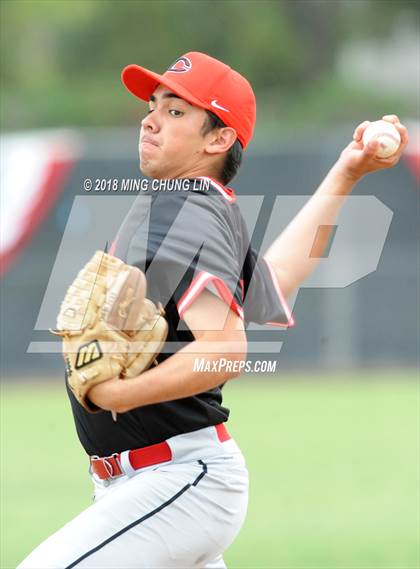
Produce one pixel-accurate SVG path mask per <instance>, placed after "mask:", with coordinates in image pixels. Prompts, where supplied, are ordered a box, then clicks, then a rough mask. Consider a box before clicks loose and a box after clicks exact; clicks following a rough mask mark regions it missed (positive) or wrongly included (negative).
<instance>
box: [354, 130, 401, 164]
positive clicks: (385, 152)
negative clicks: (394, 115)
mask: <svg viewBox="0 0 420 569" xmlns="http://www.w3.org/2000/svg"><path fill="white" fill-rule="evenodd" d="M370 140H377V141H378V142H379V148H378V150H377V152H376V157H377V158H388V157H389V156H392V155H393V154H395V152H397V150H398V148H399V147H400V144H401V136H400V133H399V132H398V130H397V129H396V128H395V126H394V125H393V124H392V123H390V122H388V121H375V122H371V123H370V125H369V126H368V127H367V129H366V130H365V132H364V133H363V144H364V146H366V144H367V143H368V142H369V141H370Z"/></svg>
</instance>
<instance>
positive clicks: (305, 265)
mask: <svg viewBox="0 0 420 569" xmlns="http://www.w3.org/2000/svg"><path fill="white" fill-rule="evenodd" d="M354 185H355V181H354V180H352V179H350V178H348V177H347V176H346V175H345V174H344V173H343V171H342V170H341V169H340V167H339V166H338V165H337V164H335V165H334V166H333V167H332V168H331V170H330V171H329V172H328V174H327V176H326V177H325V178H324V180H323V181H322V183H321V185H320V186H319V188H318V189H317V190H316V192H315V193H314V195H313V196H312V197H311V198H310V199H309V200H308V202H307V203H306V204H305V205H304V207H303V208H302V209H301V210H300V211H299V213H298V214H297V215H296V216H295V217H294V218H293V220H292V221H291V222H290V223H289V225H288V226H287V227H286V229H285V230H284V231H283V232H282V233H281V234H280V236H279V237H278V238H277V239H276V240H275V241H274V242H273V244H272V245H271V246H270V248H269V249H268V251H267V252H266V253H265V255H264V258H265V259H267V260H268V261H269V262H270V264H271V266H272V267H273V269H274V270H275V272H276V275H277V278H278V280H279V283H280V285H281V288H282V291H283V293H284V294H285V296H286V297H287V296H289V295H290V294H292V293H293V291H294V290H296V288H298V287H299V286H300V284H301V283H302V282H303V281H304V280H305V279H306V278H307V277H308V276H309V275H310V274H311V273H312V272H313V271H314V270H315V269H316V267H317V265H318V264H319V261H320V259H321V258H322V255H323V253H324V251H325V249H326V247H327V245H328V242H329V239H330V237H331V232H332V229H333V226H334V224H335V221H336V219H337V215H338V213H339V211H340V209H341V207H342V205H343V204H344V202H345V200H346V197H347V195H348V194H349V193H350V192H351V191H352V189H353V187H354ZM320 226H323V227H322V228H321V227H320Z"/></svg>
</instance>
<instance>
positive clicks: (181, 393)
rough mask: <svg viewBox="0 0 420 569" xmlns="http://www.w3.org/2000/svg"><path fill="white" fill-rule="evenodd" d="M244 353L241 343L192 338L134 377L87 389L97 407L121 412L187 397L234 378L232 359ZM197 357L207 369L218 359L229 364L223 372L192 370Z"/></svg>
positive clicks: (236, 360) (238, 360)
mask: <svg viewBox="0 0 420 569" xmlns="http://www.w3.org/2000/svg"><path fill="white" fill-rule="evenodd" d="M245 356H246V345H245V346H244V344H243V343H241V342H228V341H219V342H217V341H212V342H202V341H194V342H191V343H190V344H188V346H186V347H185V348H183V349H182V350H180V351H179V352H177V353H176V354H174V355H173V356H171V357H170V358H168V359H167V360H165V361H164V362H162V363H161V364H159V365H158V366H156V367H154V368H151V369H149V370H148V371H146V372H144V373H142V374H141V375H139V376H137V377H135V378H132V379H125V380H111V381H109V382H105V383H101V384H99V385H97V386H95V387H94V388H92V389H91V390H90V391H89V399H90V400H91V401H92V402H93V403H95V405H97V406H98V407H100V408H101V409H106V410H114V411H117V412H118V413H124V412H126V411H129V410H131V409H135V408H137V407H142V406H144V405H151V404H154V403H161V402H163V401H172V400H174V399H182V398H184V397H190V396H192V395H197V394H198V393H203V392H205V391H207V390H209V389H212V388H214V387H216V386H218V385H220V384H222V383H225V382H226V381H228V380H229V379H233V378H234V377H237V376H238V375H239V373H238V371H236V370H237V369H238V365H235V362H240V361H243V360H244V359H245ZM201 358H204V359H205V361H206V363H207V362H208V365H206V368H207V369H213V367H215V368H218V365H217V364H218V362H220V360H222V358H223V359H224V360H228V363H229V362H232V365H230V366H229V365H226V366H224V368H223V371H196V370H195V369H194V362H195V361H196V360H201ZM213 363H215V364H216V365H215V366H213V365H212V364H213ZM229 368H230V369H229Z"/></svg>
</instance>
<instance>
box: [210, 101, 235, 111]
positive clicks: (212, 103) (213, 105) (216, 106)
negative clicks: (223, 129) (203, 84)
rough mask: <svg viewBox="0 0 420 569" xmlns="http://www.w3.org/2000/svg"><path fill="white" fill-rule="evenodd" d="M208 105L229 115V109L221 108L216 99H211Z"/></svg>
mask: <svg viewBox="0 0 420 569" xmlns="http://www.w3.org/2000/svg"><path fill="white" fill-rule="evenodd" d="M210 105H211V106H212V107H215V108H216V109H220V110H221V111H226V112H227V113H230V111H229V109H225V107H221V106H220V105H218V104H217V99H213V101H212V102H211V103H210Z"/></svg>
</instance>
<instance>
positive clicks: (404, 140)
mask: <svg viewBox="0 0 420 569" xmlns="http://www.w3.org/2000/svg"><path fill="white" fill-rule="evenodd" d="M394 126H395V128H396V129H397V130H398V132H399V133H400V136H401V146H404V147H405V146H407V143H408V130H407V128H406V127H405V126H404V125H403V124H401V123H400V122H397V123H395V124H394Z"/></svg>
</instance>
